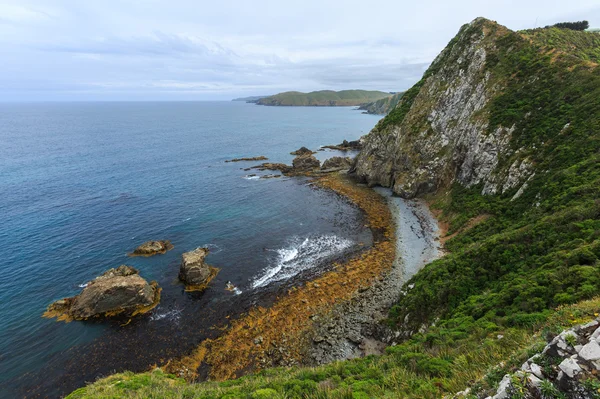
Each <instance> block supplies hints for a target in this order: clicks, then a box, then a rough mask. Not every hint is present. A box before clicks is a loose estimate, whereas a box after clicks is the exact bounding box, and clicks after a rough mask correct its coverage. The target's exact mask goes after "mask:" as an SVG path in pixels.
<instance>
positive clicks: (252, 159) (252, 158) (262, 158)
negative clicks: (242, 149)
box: [225, 155, 269, 162]
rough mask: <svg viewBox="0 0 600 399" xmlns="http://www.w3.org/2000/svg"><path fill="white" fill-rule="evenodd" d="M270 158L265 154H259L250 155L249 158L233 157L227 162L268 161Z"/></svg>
mask: <svg viewBox="0 0 600 399" xmlns="http://www.w3.org/2000/svg"><path fill="white" fill-rule="evenodd" d="M268 159H269V158H267V157H265V156H264V155H261V156H258V157H248V158H233V159H230V160H227V161H225V162H242V161H266V160H268Z"/></svg>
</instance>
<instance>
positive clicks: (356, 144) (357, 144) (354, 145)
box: [321, 140, 363, 151]
mask: <svg viewBox="0 0 600 399" xmlns="http://www.w3.org/2000/svg"><path fill="white" fill-rule="evenodd" d="M362 147H363V144H362V142H361V141H360V140H353V141H348V140H344V141H342V142H341V143H340V144H337V145H324V146H323V147H321V148H327V149H330V150H338V151H358V150H360V149H362Z"/></svg>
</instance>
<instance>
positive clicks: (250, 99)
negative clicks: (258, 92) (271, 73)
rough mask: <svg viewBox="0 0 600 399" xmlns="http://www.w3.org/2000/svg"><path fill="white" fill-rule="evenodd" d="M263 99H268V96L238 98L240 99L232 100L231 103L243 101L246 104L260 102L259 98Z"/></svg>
mask: <svg viewBox="0 0 600 399" xmlns="http://www.w3.org/2000/svg"><path fill="white" fill-rule="evenodd" d="M265 97H269V96H250V97H240V98H234V99H233V100H231V101H245V102H247V103H255V102H257V101H258V100H260V99H261V98H265Z"/></svg>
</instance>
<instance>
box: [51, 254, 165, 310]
mask: <svg viewBox="0 0 600 399" xmlns="http://www.w3.org/2000/svg"><path fill="white" fill-rule="evenodd" d="M160 291H161V290H160V288H159V287H158V284H157V283H156V282H155V281H152V282H150V283H148V282H147V281H146V280H145V279H143V278H142V277H141V276H140V275H139V272H138V271H137V270H136V269H134V268H133V267H131V266H126V265H121V266H119V267H118V268H116V269H110V270H108V271H106V272H105V273H104V274H102V275H101V276H99V277H96V278H95V279H94V280H92V281H90V282H89V283H88V284H87V286H86V287H85V288H84V289H83V291H81V293H80V294H79V295H77V296H74V297H71V298H64V299H61V300H58V301H56V302H54V303H53V304H51V305H50V306H48V309H47V310H46V312H45V313H44V317H48V318H53V317H56V318H58V319H59V320H65V321H71V320H86V319H89V318H92V317H109V316H117V315H122V316H135V315H136V314H141V313H145V312H148V311H149V310H151V309H152V308H154V307H155V306H156V305H158V302H159V301H160Z"/></svg>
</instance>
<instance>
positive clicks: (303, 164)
mask: <svg viewBox="0 0 600 399" xmlns="http://www.w3.org/2000/svg"><path fill="white" fill-rule="evenodd" d="M292 165H293V168H294V171H295V172H304V171H311V170H313V169H318V168H319V166H320V165H321V162H320V161H319V160H318V159H317V158H315V157H314V156H313V155H311V154H307V155H299V156H297V157H296V158H294V160H293V161H292Z"/></svg>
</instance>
